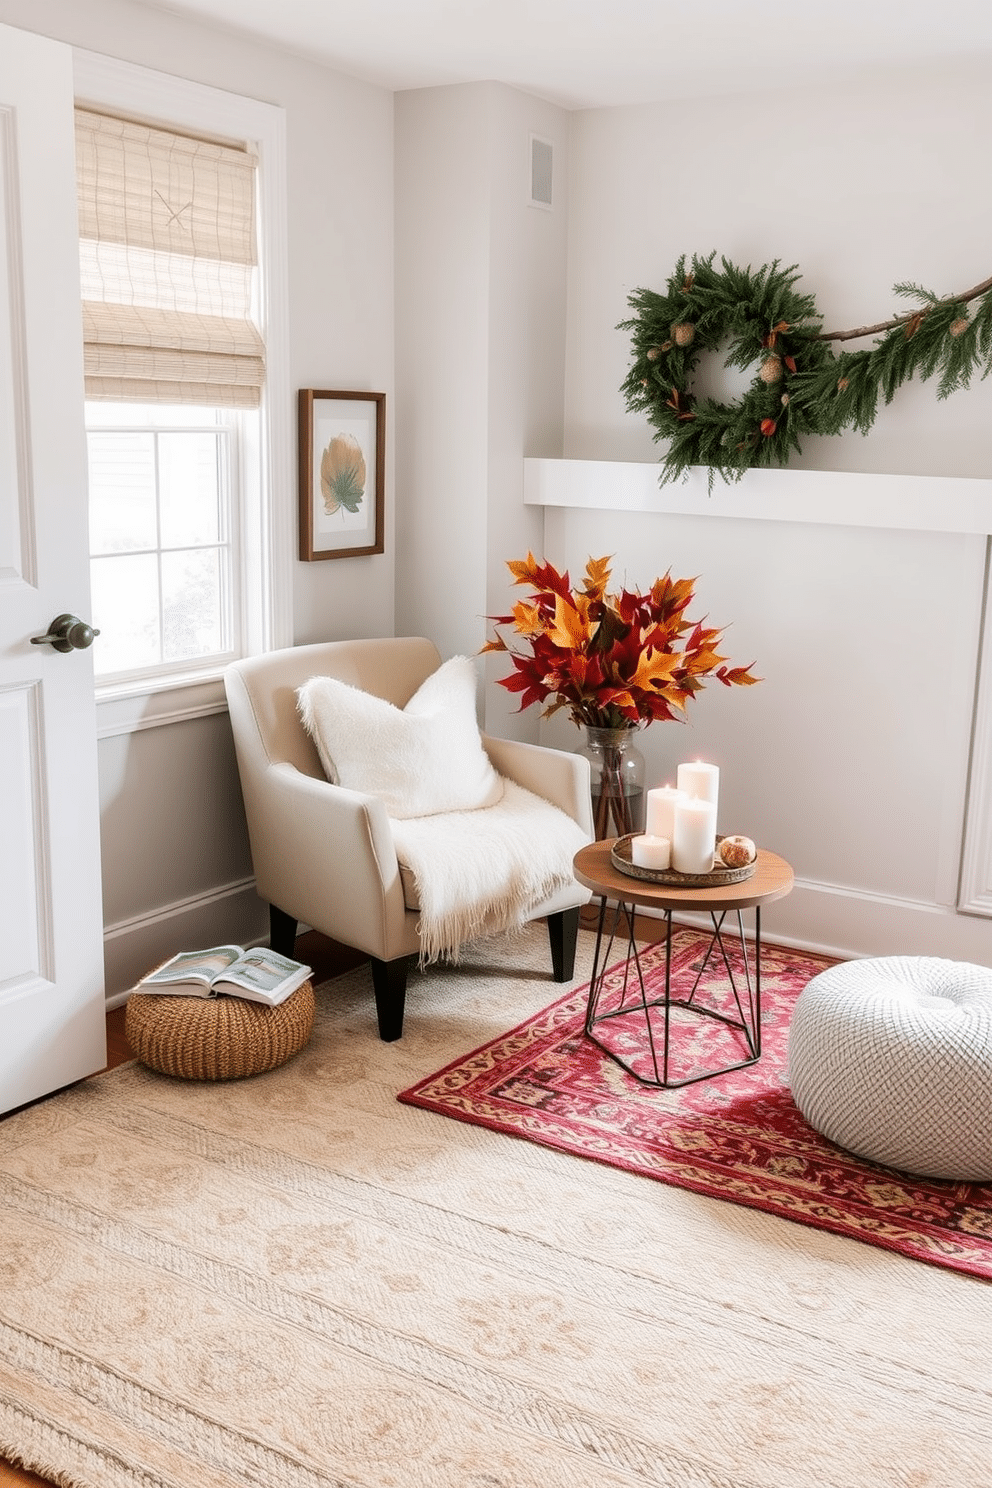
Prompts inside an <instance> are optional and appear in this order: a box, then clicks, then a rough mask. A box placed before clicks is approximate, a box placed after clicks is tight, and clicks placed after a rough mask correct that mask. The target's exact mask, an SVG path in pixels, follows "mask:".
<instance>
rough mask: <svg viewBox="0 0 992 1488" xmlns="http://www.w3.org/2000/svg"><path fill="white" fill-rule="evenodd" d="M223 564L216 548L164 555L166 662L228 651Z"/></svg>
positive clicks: (163, 600)
mask: <svg viewBox="0 0 992 1488" xmlns="http://www.w3.org/2000/svg"><path fill="white" fill-rule="evenodd" d="M221 601H222V590H221V565H220V555H219V553H218V551H217V549H216V548H201V549H194V550H192V551H186V552H181V553H163V554H162V624H163V628H164V636H163V648H162V649H163V656H164V659H165V660H166V661H181V660H182V659H183V658H184V657H185V658H191V657H196V656H210V655H213V654H215V653H217V652H221V651H223V650H224V649H225V642H224V624H223V611H222V606H221Z"/></svg>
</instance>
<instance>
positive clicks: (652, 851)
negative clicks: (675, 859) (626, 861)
mask: <svg viewBox="0 0 992 1488" xmlns="http://www.w3.org/2000/svg"><path fill="white" fill-rule="evenodd" d="M671 860H672V844H671V842H670V841H669V839H668V838H667V837H655V836H652V835H651V834H650V833H648V832H645V833H644V835H643V836H641V837H632V838H631V840H630V861H631V862H632V863H633V864H634V866H635V867H637V868H654V869H655V870H658V869H661V868H667V867H668V866H669V864H670V862H671Z"/></svg>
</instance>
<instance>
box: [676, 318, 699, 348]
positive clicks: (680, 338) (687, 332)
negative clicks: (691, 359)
mask: <svg viewBox="0 0 992 1488" xmlns="http://www.w3.org/2000/svg"><path fill="white" fill-rule="evenodd" d="M695 334H696V327H695V326H694V325H693V323H692V321H691V320H680V321H679V323H678V325H673V326H672V340H673V341H674V342H675V345H676V346H691V345H692V341H693V338H694V337H695Z"/></svg>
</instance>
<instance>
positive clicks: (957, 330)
mask: <svg viewBox="0 0 992 1488" xmlns="http://www.w3.org/2000/svg"><path fill="white" fill-rule="evenodd" d="M970 324H971V322H970V321H969V319H968V317H967V315H962V316H959V318H958V319H957V320H952V321H951V323H950V325H949V326H948V330H949V331H950V333H951V335H952V336H963V335H964V333H965V331H966V330H967V329H968V326H969V325H970Z"/></svg>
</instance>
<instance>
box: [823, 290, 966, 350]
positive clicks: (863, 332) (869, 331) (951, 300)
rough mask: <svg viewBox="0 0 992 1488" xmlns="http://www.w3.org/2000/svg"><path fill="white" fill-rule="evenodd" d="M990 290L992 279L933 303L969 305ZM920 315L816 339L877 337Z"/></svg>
mask: <svg viewBox="0 0 992 1488" xmlns="http://www.w3.org/2000/svg"><path fill="white" fill-rule="evenodd" d="M898 287H899V286H897V288H898ZM990 289H992V278H990V279H983V280H982V282H981V284H976V285H975V287H974V289H968V290H965V292H964V294H959V295H947V296H946V297H945V298H944V299H943V300H935V301H934V302H933V303H934V304H935V305H967V303H968V302H969V300H977V298H978V296H979V295H983V294H985V293H986V292H987V291H988V290H990ZM920 313H921V312H920V311H919V310H908V311H907V312H906V314H905V315H896V316H895V317H894V318H893V319H892V320H880V321H878V322H876V324H875V325H868V326H858V327H856V329H855V330H853V331H820V332H819V334H818V335H817V337H816V339H817V341H856V340H858V339H859V337H861V336H876V335H878V333H879V332H880V331H892V330H894V329H895V328H896V326H900V325H905V324H906V322H907V321H910V320H913V319H914V318H915V317H916V316H917V315H919V314H920ZM922 313H924V314H925V313H926V312H925V311H924V312H922Z"/></svg>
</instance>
